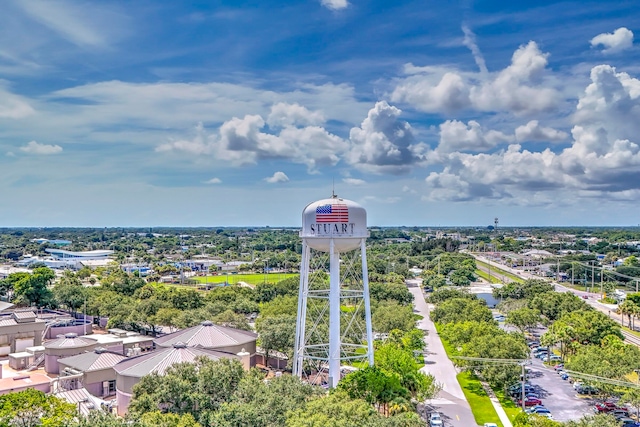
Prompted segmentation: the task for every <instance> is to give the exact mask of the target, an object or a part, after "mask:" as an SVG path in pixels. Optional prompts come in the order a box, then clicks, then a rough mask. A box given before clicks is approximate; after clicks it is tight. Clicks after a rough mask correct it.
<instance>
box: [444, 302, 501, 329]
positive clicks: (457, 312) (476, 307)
mask: <svg viewBox="0 0 640 427" xmlns="http://www.w3.org/2000/svg"><path fill="white" fill-rule="evenodd" d="M431 320H433V321H434V322H436V323H443V324H444V323H451V322H453V323H456V322H464V321H467V320H469V321H476V322H483V321H484V322H492V321H493V316H492V315H491V310H489V309H488V308H487V305H486V303H485V302H484V301H480V300H473V299H468V298H453V299H449V300H446V301H444V302H442V303H440V304H438V305H437V306H436V308H435V309H433V310H432V311H431Z"/></svg>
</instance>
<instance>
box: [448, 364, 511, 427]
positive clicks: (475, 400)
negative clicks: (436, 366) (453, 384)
mask: <svg viewBox="0 0 640 427" xmlns="http://www.w3.org/2000/svg"><path fill="white" fill-rule="evenodd" d="M456 378H457V379H458V382H459V383H460V387H462V392H463V393H464V395H465V396H466V397H467V401H468V402H469V406H471V412H473V417H474V418H475V419H476V423H478V424H480V425H482V424H484V423H496V424H497V425H498V426H500V427H503V425H502V422H500V418H498V414H497V412H496V410H495V409H494V408H493V405H492V404H491V400H490V399H489V396H488V395H487V393H486V392H485V391H484V389H483V388H482V384H480V380H478V379H477V378H476V377H475V376H474V375H473V374H471V373H470V372H467V371H465V372H461V373H459V374H458V375H456Z"/></svg>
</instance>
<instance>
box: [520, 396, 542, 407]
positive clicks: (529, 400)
mask: <svg viewBox="0 0 640 427" xmlns="http://www.w3.org/2000/svg"><path fill="white" fill-rule="evenodd" d="M518 405H520V406H522V400H518ZM535 405H542V400H540V399H538V398H536V397H531V396H529V397H526V398H525V399H524V406H535Z"/></svg>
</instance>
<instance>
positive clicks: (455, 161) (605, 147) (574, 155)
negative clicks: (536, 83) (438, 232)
mask: <svg viewBox="0 0 640 427" xmlns="http://www.w3.org/2000/svg"><path fill="white" fill-rule="evenodd" d="M638 117H640V80H638V79H635V78H633V77H631V76H629V75H628V74H626V73H622V72H617V71H616V69H615V68H613V67H611V66H608V65H599V66H596V67H594V68H593V69H592V70H591V83H590V84H589V85H588V86H587V87H586V89H585V90H584V93H583V94H582V95H581V96H580V97H579V100H578V105H577V107H576V113H575V114H574V116H573V121H574V123H575V124H574V126H573V128H572V130H571V139H572V141H571V146H570V147H568V148H565V149H563V150H562V151H560V152H554V151H552V150H550V149H549V148H547V149H545V150H543V151H540V152H536V151H529V150H526V149H523V148H522V146H521V145H519V144H511V145H509V146H508V147H507V148H506V149H505V150H500V151H497V152H494V153H491V154H486V153H479V154H472V153H465V152H459V151H455V152H449V153H446V152H443V153H440V155H439V156H438V158H437V160H438V161H439V162H440V165H441V166H442V170H441V171H439V172H438V171H434V172H431V173H430V174H429V176H428V177H427V178H426V183H427V187H428V193H427V196H426V197H427V198H428V199H430V200H452V201H462V200H478V199H492V198H495V199H497V198H500V199H511V200H512V201H513V202H514V203H519V204H529V205H531V204H551V203H556V202H557V200H558V199H562V200H565V201H566V200H567V199H569V198H571V197H574V198H575V197H581V196H588V197H607V198H610V199H612V200H623V199H626V198H628V197H630V196H632V195H634V194H637V193H638V190H640V145H639V144H638V142H639V140H638V135H640V121H638V119H637V118H638ZM461 130H462V131H465V129H462V128H461ZM471 130H473V126H471V129H470V127H467V128H466V134H464V133H463V136H464V135H468V134H469V132H470V131H471ZM563 138H566V139H569V135H566V134H565V133H564V132H560V131H557V130H555V129H552V128H545V127H543V126H540V124H539V122H537V121H535V120H533V121H530V122H528V123H527V124H526V125H524V126H520V127H519V128H517V129H516V132H515V139H516V140H517V141H521V140H527V141H530V140H545V141H548V142H558V141H562V140H564V139H563ZM550 190H552V191H550ZM550 195H553V196H550Z"/></svg>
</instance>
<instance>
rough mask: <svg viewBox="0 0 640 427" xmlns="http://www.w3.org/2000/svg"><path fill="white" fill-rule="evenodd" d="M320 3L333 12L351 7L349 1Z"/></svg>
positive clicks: (329, 0) (328, 0)
mask: <svg viewBox="0 0 640 427" xmlns="http://www.w3.org/2000/svg"><path fill="white" fill-rule="evenodd" d="M320 3H321V4H322V5H323V6H324V7H326V8H327V9H331V10H340V9H344V8H345V7H347V6H349V2H348V1H347V0H320Z"/></svg>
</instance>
